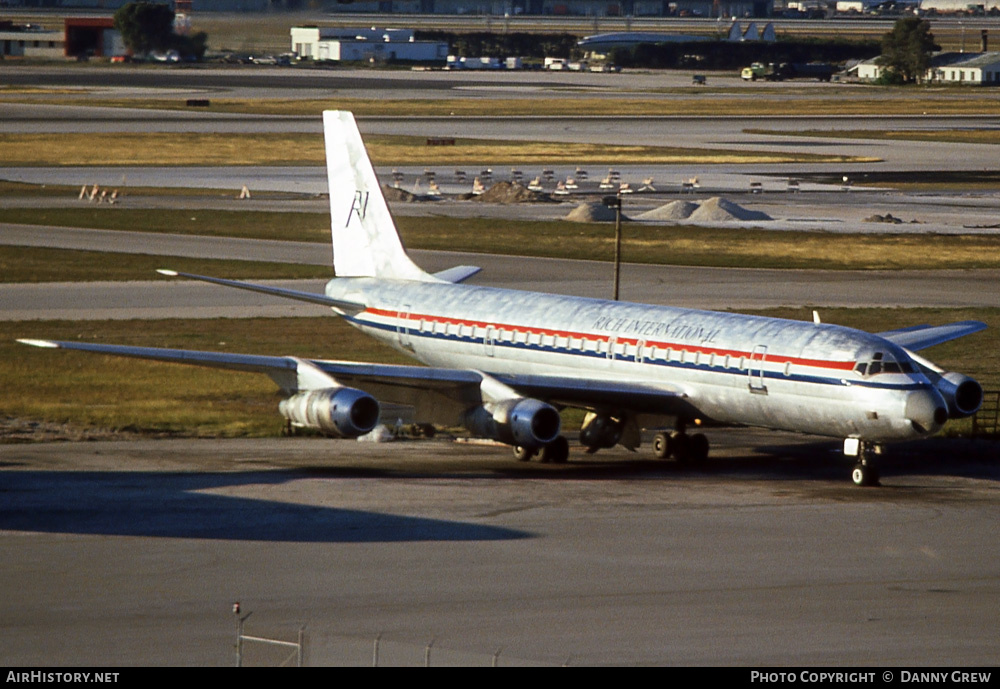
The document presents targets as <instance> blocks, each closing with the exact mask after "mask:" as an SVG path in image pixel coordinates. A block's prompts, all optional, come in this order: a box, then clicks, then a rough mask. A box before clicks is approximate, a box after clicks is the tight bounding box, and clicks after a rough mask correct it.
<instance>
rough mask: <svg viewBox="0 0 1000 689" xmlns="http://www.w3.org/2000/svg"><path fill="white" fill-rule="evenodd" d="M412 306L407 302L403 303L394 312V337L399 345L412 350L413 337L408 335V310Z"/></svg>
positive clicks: (409, 326)
mask: <svg viewBox="0 0 1000 689" xmlns="http://www.w3.org/2000/svg"><path fill="white" fill-rule="evenodd" d="M411 309H412V307H411V306H410V305H409V304H404V305H403V306H402V308H400V309H399V311H397V312H396V338H397V339H398V340H399V346H400V347H404V348H406V349H409V350H410V351H413V338H412V336H411V335H410V328H411V323H410V311H411Z"/></svg>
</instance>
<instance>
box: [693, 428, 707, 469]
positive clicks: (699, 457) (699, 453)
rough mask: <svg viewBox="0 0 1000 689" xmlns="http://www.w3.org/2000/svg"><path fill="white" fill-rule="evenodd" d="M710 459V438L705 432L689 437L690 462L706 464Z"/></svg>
mask: <svg viewBox="0 0 1000 689" xmlns="http://www.w3.org/2000/svg"><path fill="white" fill-rule="evenodd" d="M707 459H708V438H706V437H705V434H704V433H695V434H694V435H692V436H691V437H690V438H689V439H688V462H690V463H691V464H704V463H705V460H707Z"/></svg>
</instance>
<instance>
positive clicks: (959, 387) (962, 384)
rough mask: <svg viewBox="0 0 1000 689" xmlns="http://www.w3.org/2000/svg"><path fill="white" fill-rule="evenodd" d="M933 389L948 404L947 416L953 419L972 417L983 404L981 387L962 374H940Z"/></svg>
mask: <svg viewBox="0 0 1000 689" xmlns="http://www.w3.org/2000/svg"><path fill="white" fill-rule="evenodd" d="M934 387H936V388H937V391H938V392H940V393H941V396H942V397H944V401H945V402H947V403H948V416H950V417H951V418H953V419H960V418H962V417H965V416H972V415H973V414H975V413H976V412H977V411H979V407H981V406H982V404H983V387H982V386H981V385H980V384H979V383H977V382H976V381H975V380H973V379H972V378H969V376H966V375H964V374H961V373H955V372H954V371H945V372H942V373H941V374H940V377H939V378H938V379H937V380H935V381H934Z"/></svg>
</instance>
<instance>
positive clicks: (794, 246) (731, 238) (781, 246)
mask: <svg viewBox="0 0 1000 689" xmlns="http://www.w3.org/2000/svg"><path fill="white" fill-rule="evenodd" d="M193 213H194V212H192V211H163V210H138V209H115V210H111V211H109V210H108V209H106V208H105V209H98V208H92V209H91V208H88V209H80V210H78V209H53V210H39V209H11V210H7V211H4V212H3V214H0V220H2V221H6V222H16V223H27V224H44V225H57V226H59V225H65V226H70V227H91V228H100V229H111V230H135V229H141V230H144V231H150V232H174V233H180V234H198V235H212V236H226V237H245V238H252V239H285V240H293V241H307V242H309V241H312V242H316V243H323V244H326V243H327V242H328V241H329V229H328V227H329V217H328V216H327V215H326V214H325V213H264V212H230V211H208V210H199V211H197V212H196V214H193ZM396 221H397V225H398V227H399V231H400V235H401V236H402V238H403V242H404V244H405V245H406V246H407V247H409V248H411V249H431V250H438V251H468V252H476V253H489V254H506V255H514V256H538V257H547V258H568V259H584V260H595V261H610V260H611V259H612V257H613V255H614V228H613V224H611V223H570V222H565V221H561V220H553V221H515V220H510V221H503V222H499V221H497V220H493V219H489V218H450V217H434V216H431V217H405V216H404V217H399V218H397V219H396ZM8 255H9V254H8ZM622 256H623V260H624V261H626V262H632V263H649V264H657V265H684V266H715V267H742V268H747V267H753V268H795V269H803V268H817V269H827V270H942V269H982V268H1000V236H998V235H990V234H967V235H939V234H919V233H904V234H884V233H878V234H841V233H833V232H829V233H828V232H812V231H809V232H806V231H779V230H759V229H744V228H708V227H692V226H685V225H646V224H642V225H639V224H631V223H626V224H625V226H624V230H623V247H622ZM120 260H122V259H120V258H113V259H108V258H104V259H103V260H101V261H98V263H97V264H96V265H95V272H94V277H93V278H89V279H114V278H107V277H104V275H105V273H104V271H103V267H104V266H105V265H106V264H107V263H108V262H117V261H120ZM181 260H183V261H190V259H181ZM163 261H164V259H163V258H156V259H155V261H154V262H157V263H160V264H162V263H163ZM6 262H7V263H8V264H9V266H10V267H9V269H10V271H11V272H10V273H7V274H5V275H3V276H2V277H0V280H3V281H6V282H18V281H20V280H17V279H14V278H13V277H11V276H13V275H18V274H19V273H18V266H17V265H16V261H14V260H13V259H8V260H7V261H6ZM236 263H243V262H236ZM157 267H161V266H157ZM44 268H45V266H44V264H41V265H38V266H36V270H38V271H44ZM269 270H271V271H278V272H280V273H283V274H282V275H278V276H277V277H285V276H288V277H294V275H288V274H284V271H285V269H284V268H277V267H271V268H269ZM288 270H289V271H290V270H291V267H289V268H288ZM243 272H244V276H245V277H263V275H246V274H245V273H247V272H251V273H252V272H253V271H252V270H247V271H243ZM41 274H42V275H43V277H41V278H39V279H41V280H45V279H46V278H45V277H44V273H41ZM48 274H49V278H48V279H50V280H62V279H64V278H62V277H59V276H60V275H61V267H60V266H57V265H53V266H52V269H51V270H50V271H49V273H48ZM269 274H270V275H274V272H271V273H269ZM311 275H312V274H310V275H309V276H311ZM234 277H236V276H235V275H234ZM78 279H81V280H85V279H88V278H87V277H86V276H85V274H84V273H80V277H79V278H78ZM122 279H127V278H122Z"/></svg>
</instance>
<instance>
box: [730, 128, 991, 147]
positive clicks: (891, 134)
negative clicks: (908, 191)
mask: <svg viewBox="0 0 1000 689" xmlns="http://www.w3.org/2000/svg"><path fill="white" fill-rule="evenodd" d="M743 132H744V133H745V134H764V135H767V136H788V131H783V130H780V129H744V130H743ZM794 134H795V136H810V137H817V138H824V139H868V140H876V141H938V142H941V143H952V144H991V145H996V144H1000V130H996V129H977V130H973V129H927V130H920V129H889V130H874V129H804V130H800V131H796V132H794Z"/></svg>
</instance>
